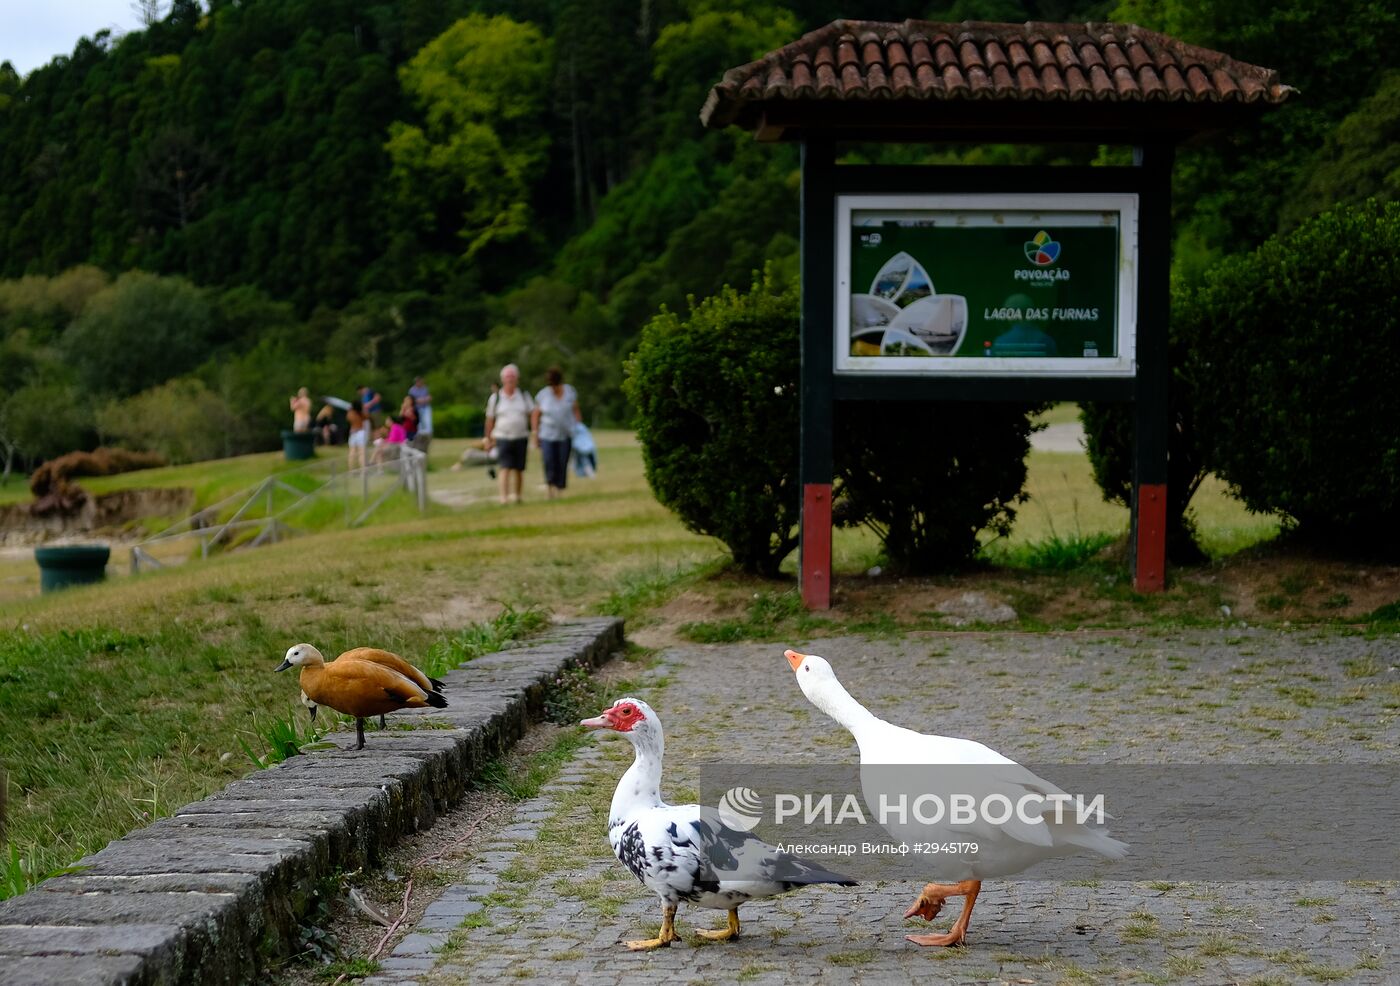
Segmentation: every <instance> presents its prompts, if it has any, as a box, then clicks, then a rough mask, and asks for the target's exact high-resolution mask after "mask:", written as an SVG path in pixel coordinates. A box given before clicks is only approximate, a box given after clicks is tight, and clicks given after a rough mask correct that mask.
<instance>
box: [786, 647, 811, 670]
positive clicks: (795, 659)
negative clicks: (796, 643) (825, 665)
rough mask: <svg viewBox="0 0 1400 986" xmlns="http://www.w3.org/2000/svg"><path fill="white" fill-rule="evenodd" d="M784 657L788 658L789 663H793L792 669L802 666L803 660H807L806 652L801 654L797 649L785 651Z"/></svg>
mask: <svg viewBox="0 0 1400 986" xmlns="http://www.w3.org/2000/svg"><path fill="white" fill-rule="evenodd" d="M783 657H786V658H787V659H788V664H790V665H792V670H794V671H796V670H797V669H798V668H800V667H802V662H803V661H805V660H807V655H806V654H799V653H797V651H795V650H785V651H783Z"/></svg>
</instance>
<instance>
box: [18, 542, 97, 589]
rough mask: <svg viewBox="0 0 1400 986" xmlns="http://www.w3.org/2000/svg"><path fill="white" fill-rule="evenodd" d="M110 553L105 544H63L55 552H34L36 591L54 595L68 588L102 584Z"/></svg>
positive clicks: (41, 550)
mask: <svg viewBox="0 0 1400 986" xmlns="http://www.w3.org/2000/svg"><path fill="white" fill-rule="evenodd" d="M111 557H112V549H111V548H109V547H107V546H106V545H105V544H66V545H63V546H62V547H56V548H35V549H34V560H35V561H36V562H38V563H39V589H40V590H41V591H43V592H53V591H55V590H57V589H66V588H68V587H69V586H70V585H86V584H87V583H89V582H101V581H102V580H103V579H105V578H106V577H107V561H108V559H109V558H111Z"/></svg>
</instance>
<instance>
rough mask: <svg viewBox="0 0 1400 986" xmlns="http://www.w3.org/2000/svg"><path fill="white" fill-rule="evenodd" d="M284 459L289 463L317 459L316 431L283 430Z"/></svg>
mask: <svg viewBox="0 0 1400 986" xmlns="http://www.w3.org/2000/svg"><path fill="white" fill-rule="evenodd" d="M282 457H283V458H285V459H286V460H287V461H288V462H298V461H300V460H301V459H314V458H315V457H316V433H315V432H314V431H292V430H291V429H290V428H283V429H282Z"/></svg>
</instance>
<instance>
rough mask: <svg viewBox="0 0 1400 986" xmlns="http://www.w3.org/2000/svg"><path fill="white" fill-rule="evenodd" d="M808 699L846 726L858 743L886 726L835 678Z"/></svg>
mask: <svg viewBox="0 0 1400 986" xmlns="http://www.w3.org/2000/svg"><path fill="white" fill-rule="evenodd" d="M808 698H809V699H810V700H811V702H812V704H813V705H815V706H816V707H817V708H819V709H821V710H822V711H823V712H825V713H826V714H827V715H829V716H831V718H833V719H835V720H836V721H837V722H839V723H840V724H841V725H843V726H845V727H846V729H847V730H849V731H850V733H851V735H852V736H854V737H855V738H856V742H857V743H859V742H861V738H862V735H864V736H869V735H870V733H871V730H872V729H875V728H877V727H879V726H883V725H885V722H884V720H882V719H878V718H876V716H875V714H874V713H873V712H871V711H870V710H869V709H867V708H866V707H865V706H863V705H861V704H860V703H859V702H857V701H856V700H855V699H854V698H852V697H851V693H850V692H848V691H846V689H845V687H844V686H842V684H841V682H839V681H837V680H836V679H835V678H832V679H831V680H830V681H829V682H827V683H825V684H824V685H823V686H822V687H821V689H820V690H814V694H811V695H809V696H808Z"/></svg>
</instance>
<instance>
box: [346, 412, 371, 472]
mask: <svg viewBox="0 0 1400 986" xmlns="http://www.w3.org/2000/svg"><path fill="white" fill-rule="evenodd" d="M345 426H346V428H348V429H349V431H350V434H349V437H348V438H347V439H346V442H345V444H346V446H347V447H348V449H349V452H348V458H347V460H346V467H347V468H349V469H355V468H357V466H356V465H355V463H356V461H358V462H359V466H358V468H360V469H363V468H364V467H365V449H366V448H368V447H369V415H368V414H365V412H364V410H363V408H362V406H361V404H360V402H359V401H351V402H350V410H348V411H346V412H345Z"/></svg>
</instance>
